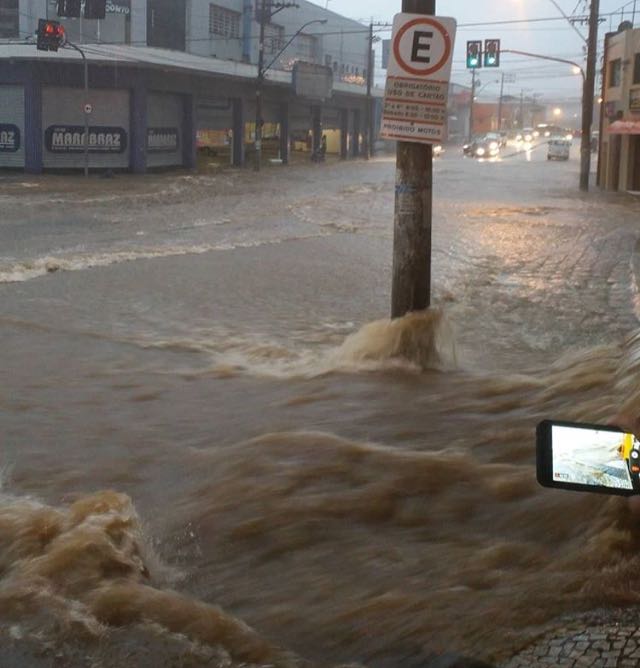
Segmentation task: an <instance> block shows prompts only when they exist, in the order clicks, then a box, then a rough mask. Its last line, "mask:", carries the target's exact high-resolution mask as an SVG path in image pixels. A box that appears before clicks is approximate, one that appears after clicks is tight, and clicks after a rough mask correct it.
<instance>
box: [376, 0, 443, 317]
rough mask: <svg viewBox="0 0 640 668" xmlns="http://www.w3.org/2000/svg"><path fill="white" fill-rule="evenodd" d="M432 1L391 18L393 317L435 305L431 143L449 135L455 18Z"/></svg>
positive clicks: (386, 122)
mask: <svg viewBox="0 0 640 668" xmlns="http://www.w3.org/2000/svg"><path fill="white" fill-rule="evenodd" d="M435 5H436V3H435V0H402V12H403V13H402V14H398V15H396V17H395V19H394V27H393V37H392V40H391V49H390V58H389V68H388V71H387V85H386V90H385V102H384V112H383V118H382V128H381V132H380V134H381V136H382V137H387V138H390V139H397V140H398V149H397V158H396V193H395V214H394V233H393V284H392V288H391V317H392V318H399V317H402V316H403V315H405V314H407V313H409V312H411V311H420V310H423V309H426V308H428V307H429V305H430V303H431V220H432V197H433V148H432V144H433V143H437V142H439V141H441V140H442V139H443V138H444V132H445V128H446V121H447V97H448V87H449V83H448V82H449V76H450V73H451V60H452V56H453V40H454V37H455V26H456V24H455V21H454V20H453V19H449V18H444V19H443V18H436V17H435V16H434V14H435V9H436V7H435Z"/></svg>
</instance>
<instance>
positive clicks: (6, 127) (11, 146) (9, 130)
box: [0, 123, 20, 153]
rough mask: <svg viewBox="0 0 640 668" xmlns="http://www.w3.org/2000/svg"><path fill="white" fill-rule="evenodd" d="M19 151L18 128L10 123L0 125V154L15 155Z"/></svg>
mask: <svg viewBox="0 0 640 668" xmlns="http://www.w3.org/2000/svg"><path fill="white" fill-rule="evenodd" d="M19 150H20V128H19V127H18V126H17V125H12V124H10V123H0V153H17V152H18V151H19Z"/></svg>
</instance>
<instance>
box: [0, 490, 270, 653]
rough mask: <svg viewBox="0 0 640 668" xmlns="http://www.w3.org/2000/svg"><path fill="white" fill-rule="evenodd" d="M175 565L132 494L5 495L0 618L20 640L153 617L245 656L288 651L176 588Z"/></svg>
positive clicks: (105, 629) (88, 634) (93, 635)
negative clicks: (161, 556)
mask: <svg viewBox="0 0 640 668" xmlns="http://www.w3.org/2000/svg"><path fill="white" fill-rule="evenodd" d="M171 573H172V571H170V570H169V569H167V568H166V567H163V566H162V565H161V563H160V561H159V560H158V559H157V557H156V556H155V554H154V552H153V550H152V548H151V546H150V544H149V542H148V540H147V539H146V537H145V535H144V532H143V530H142V527H141V524H140V521H139V519H138V517H137V514H136V512H135V509H134V507H133V504H132V502H131V499H130V498H129V497H128V496H126V495H124V494H120V493H117V492H113V491H105V492H98V493H95V494H91V495H88V496H81V497H79V498H77V499H76V500H75V501H74V502H73V503H71V504H70V505H68V506H58V507H54V506H49V505H46V504H44V503H42V502H39V501H37V500H35V499H30V498H25V497H15V496H11V495H9V494H7V493H6V492H5V493H2V494H1V495H0V619H1V620H2V624H1V625H2V626H3V627H5V628H8V629H12V632H11V638H12V639H13V640H14V641H20V640H23V639H28V640H30V641H38V643H39V644H40V646H43V645H44V646H45V647H46V646H47V643H49V644H51V643H53V644H56V643H59V642H62V641H78V640H82V641H91V640H92V639H94V640H95V641H96V642H98V641H99V642H100V643H102V644H104V643H105V642H108V640H106V637H107V636H108V635H109V629H110V628H111V627H114V626H117V627H122V626H132V625H137V624H148V623H153V624H156V625H158V626H159V627H161V628H162V629H164V631H165V632H167V633H179V634H183V635H184V636H185V638H188V639H189V640H190V641H197V642H200V643H205V644H208V645H219V646H221V647H223V648H224V650H225V651H226V652H228V653H229V655H230V656H231V657H234V658H236V659H238V660H242V661H248V662H251V663H260V662H271V663H277V662H278V657H280V658H282V656H283V655H282V653H279V651H277V650H276V649H275V648H274V647H273V646H272V645H270V644H269V643H268V642H267V641H265V640H264V639H262V638H261V637H260V636H259V635H258V634H257V633H255V632H254V631H253V630H252V629H250V628H249V627H248V626H247V625H246V624H244V623H243V622H241V621H240V620H238V619H236V618H234V617H232V616H231V615H228V614H227V613H225V612H224V611H223V610H221V609H220V608H218V607H216V606H213V605H209V604H206V603H203V602H201V601H196V600H193V599H190V598H189V597H187V596H184V595H181V594H179V593H177V592H176V591H173V590H171V589H168V588H167V586H168V585H170V584H171V578H170V577H169V574H171Z"/></svg>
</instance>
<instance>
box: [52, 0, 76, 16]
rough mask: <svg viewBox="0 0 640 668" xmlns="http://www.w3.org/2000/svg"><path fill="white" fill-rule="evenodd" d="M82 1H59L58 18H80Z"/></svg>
mask: <svg viewBox="0 0 640 668" xmlns="http://www.w3.org/2000/svg"><path fill="white" fill-rule="evenodd" d="M81 4H82V2H81V0H58V3H57V5H56V7H57V13H58V16H62V17H65V18H75V19H77V18H79V17H80V5H81Z"/></svg>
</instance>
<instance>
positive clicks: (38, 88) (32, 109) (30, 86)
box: [24, 73, 43, 174]
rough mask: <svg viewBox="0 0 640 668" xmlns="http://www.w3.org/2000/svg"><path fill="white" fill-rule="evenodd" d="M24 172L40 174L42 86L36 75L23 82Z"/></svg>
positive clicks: (41, 166)
mask: <svg viewBox="0 0 640 668" xmlns="http://www.w3.org/2000/svg"><path fill="white" fill-rule="evenodd" d="M24 148H25V155H24V161H25V162H24V170H25V172H26V173H27V174H41V173H42V169H43V165H42V84H41V83H40V81H39V79H38V77H37V73H32V76H30V77H29V78H28V79H27V80H26V81H25V82H24Z"/></svg>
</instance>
